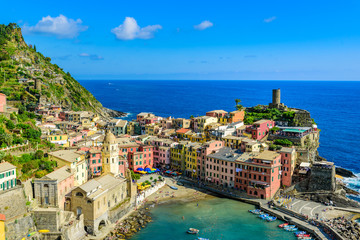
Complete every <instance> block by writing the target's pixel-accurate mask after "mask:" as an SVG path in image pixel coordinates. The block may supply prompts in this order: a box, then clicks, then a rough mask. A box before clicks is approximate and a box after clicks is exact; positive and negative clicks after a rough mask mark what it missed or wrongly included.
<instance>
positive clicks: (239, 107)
mask: <svg viewBox="0 0 360 240" xmlns="http://www.w3.org/2000/svg"><path fill="white" fill-rule="evenodd" d="M235 103H236V105H235V107H236V109H237V110H239V111H241V110H242V109H243V108H244V106H243V105H241V104H240V103H241V100H240V99H238V98H237V99H235Z"/></svg>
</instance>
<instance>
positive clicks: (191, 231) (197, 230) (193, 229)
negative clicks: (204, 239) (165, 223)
mask: <svg viewBox="0 0 360 240" xmlns="http://www.w3.org/2000/svg"><path fill="white" fill-rule="evenodd" d="M186 233H188V234H198V233H199V229H196V228H189V230H187V231H186Z"/></svg>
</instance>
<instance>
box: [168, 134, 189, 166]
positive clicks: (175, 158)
mask: <svg viewBox="0 0 360 240" xmlns="http://www.w3.org/2000/svg"><path fill="white" fill-rule="evenodd" d="M187 143H188V142H187V141H180V143H179V144H176V145H174V146H173V147H171V148H170V166H171V169H173V170H177V171H184V170H185V145H186V144H187Z"/></svg>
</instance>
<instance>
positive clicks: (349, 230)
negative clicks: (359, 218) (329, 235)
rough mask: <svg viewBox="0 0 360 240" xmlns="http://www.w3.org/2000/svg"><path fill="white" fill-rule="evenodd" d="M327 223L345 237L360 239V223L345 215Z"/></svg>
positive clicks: (353, 239)
mask: <svg viewBox="0 0 360 240" xmlns="http://www.w3.org/2000/svg"><path fill="white" fill-rule="evenodd" d="M327 224H328V225H330V226H331V227H332V228H333V229H334V230H335V231H336V232H338V233H339V234H340V235H341V236H343V237H344V238H345V239H350V240H357V239H360V225H359V224H357V223H356V222H354V221H352V220H347V219H345V218H344V217H338V218H334V219H331V220H328V221H327Z"/></svg>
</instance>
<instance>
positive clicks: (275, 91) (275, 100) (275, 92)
mask: <svg viewBox="0 0 360 240" xmlns="http://www.w3.org/2000/svg"><path fill="white" fill-rule="evenodd" d="M272 91H273V95H272V104H273V105H274V106H276V105H279V104H280V103H281V101H280V100H281V99H280V88H278V89H273V90H272Z"/></svg>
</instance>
